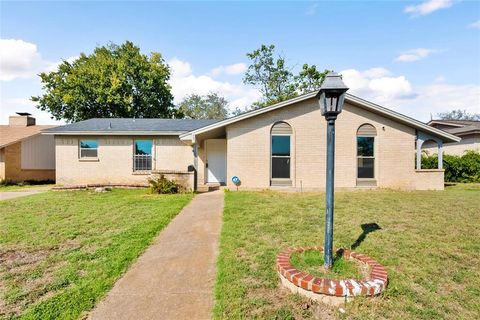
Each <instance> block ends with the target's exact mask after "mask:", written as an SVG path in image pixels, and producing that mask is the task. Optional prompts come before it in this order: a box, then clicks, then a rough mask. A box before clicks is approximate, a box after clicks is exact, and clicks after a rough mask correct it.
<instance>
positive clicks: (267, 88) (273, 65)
mask: <svg viewBox="0 0 480 320" xmlns="http://www.w3.org/2000/svg"><path fill="white" fill-rule="evenodd" d="M247 57H248V58H249V59H250V60H251V62H250V66H249V67H248V69H247V71H246V73H245V77H244V79H243V82H244V83H245V84H250V85H253V86H254V87H256V88H257V89H258V90H260V93H261V94H262V99H261V100H260V101H257V102H255V103H254V104H253V108H258V107H265V106H268V105H272V104H274V103H277V102H280V101H283V100H287V99H290V98H293V97H295V96H297V95H299V94H304V93H307V92H311V91H314V90H318V89H319V88H320V86H321V84H322V82H323V80H324V79H325V76H326V74H327V73H328V70H325V71H323V72H320V71H319V70H317V67H316V66H315V65H308V64H304V65H303V66H302V70H300V72H299V73H298V74H297V75H294V74H293V73H292V71H291V68H289V67H288V66H287V65H286V62H285V58H284V57H283V56H281V55H279V54H276V53H275V46H274V45H268V46H267V45H262V46H261V47H260V48H258V49H256V50H254V51H252V52H250V53H247Z"/></svg>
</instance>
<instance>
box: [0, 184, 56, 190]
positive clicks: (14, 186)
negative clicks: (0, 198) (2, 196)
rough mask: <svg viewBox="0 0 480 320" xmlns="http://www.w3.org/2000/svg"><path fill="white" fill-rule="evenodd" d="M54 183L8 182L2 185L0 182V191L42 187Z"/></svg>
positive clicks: (50, 185)
mask: <svg viewBox="0 0 480 320" xmlns="http://www.w3.org/2000/svg"><path fill="white" fill-rule="evenodd" d="M53 186H54V184H51V183H46V184H9V185H4V184H0V192H3V191H28V189H32V188H33V189H35V188H44V187H53Z"/></svg>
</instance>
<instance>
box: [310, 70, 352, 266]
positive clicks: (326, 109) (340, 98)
mask: <svg viewBox="0 0 480 320" xmlns="http://www.w3.org/2000/svg"><path fill="white" fill-rule="evenodd" d="M347 90H348V87H347V86H346V85H345V83H343V81H342V76H340V75H339V74H337V73H335V72H330V73H328V74H327V77H326V78H325V81H324V82H323V84H322V86H321V87H320V91H319V92H318V95H317V97H318V101H319V104H320V111H321V112H322V116H325V119H326V120H327V184H326V201H325V205H326V209H325V213H326V216H325V248H324V260H325V268H327V269H330V268H331V267H332V264H333V254H332V251H333V187H334V186H333V180H334V178H333V173H334V168H335V120H336V119H337V116H338V114H339V113H340V112H342V108H343V103H344V101H345V93H346V92H347Z"/></svg>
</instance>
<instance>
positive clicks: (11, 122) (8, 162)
mask: <svg viewBox="0 0 480 320" xmlns="http://www.w3.org/2000/svg"><path fill="white" fill-rule="evenodd" d="M52 127H53V126H37V125H36V124H35V118H33V117H31V115H30V114H29V113H17V115H16V116H10V117H9V119H8V125H0V180H7V181H12V182H19V181H26V180H30V181H46V180H55V141H54V139H53V137H52V136H46V135H42V134H40V131H41V130H43V129H47V128H52Z"/></svg>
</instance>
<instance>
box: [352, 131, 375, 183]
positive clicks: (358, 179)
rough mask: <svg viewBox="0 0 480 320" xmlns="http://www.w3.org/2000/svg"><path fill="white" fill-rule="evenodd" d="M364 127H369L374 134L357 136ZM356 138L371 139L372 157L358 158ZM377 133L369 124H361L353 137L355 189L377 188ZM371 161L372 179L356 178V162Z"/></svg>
mask: <svg viewBox="0 0 480 320" xmlns="http://www.w3.org/2000/svg"><path fill="white" fill-rule="evenodd" d="M364 125H370V126H372V127H373V128H375V133H374V134H358V131H359V130H360V129H361V128H362V126H364ZM358 138H373V155H372V156H359V155H358ZM377 149H378V148H377V133H376V127H375V126H374V125H372V124H370V123H365V124H362V125H360V126H359V127H358V129H357V134H356V135H355V178H356V182H357V183H356V185H357V187H376V186H377V167H378V165H377ZM361 158H362V159H373V177H371V178H359V177H358V160H359V159H361Z"/></svg>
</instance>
